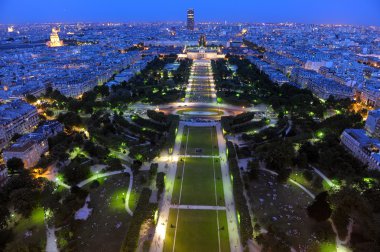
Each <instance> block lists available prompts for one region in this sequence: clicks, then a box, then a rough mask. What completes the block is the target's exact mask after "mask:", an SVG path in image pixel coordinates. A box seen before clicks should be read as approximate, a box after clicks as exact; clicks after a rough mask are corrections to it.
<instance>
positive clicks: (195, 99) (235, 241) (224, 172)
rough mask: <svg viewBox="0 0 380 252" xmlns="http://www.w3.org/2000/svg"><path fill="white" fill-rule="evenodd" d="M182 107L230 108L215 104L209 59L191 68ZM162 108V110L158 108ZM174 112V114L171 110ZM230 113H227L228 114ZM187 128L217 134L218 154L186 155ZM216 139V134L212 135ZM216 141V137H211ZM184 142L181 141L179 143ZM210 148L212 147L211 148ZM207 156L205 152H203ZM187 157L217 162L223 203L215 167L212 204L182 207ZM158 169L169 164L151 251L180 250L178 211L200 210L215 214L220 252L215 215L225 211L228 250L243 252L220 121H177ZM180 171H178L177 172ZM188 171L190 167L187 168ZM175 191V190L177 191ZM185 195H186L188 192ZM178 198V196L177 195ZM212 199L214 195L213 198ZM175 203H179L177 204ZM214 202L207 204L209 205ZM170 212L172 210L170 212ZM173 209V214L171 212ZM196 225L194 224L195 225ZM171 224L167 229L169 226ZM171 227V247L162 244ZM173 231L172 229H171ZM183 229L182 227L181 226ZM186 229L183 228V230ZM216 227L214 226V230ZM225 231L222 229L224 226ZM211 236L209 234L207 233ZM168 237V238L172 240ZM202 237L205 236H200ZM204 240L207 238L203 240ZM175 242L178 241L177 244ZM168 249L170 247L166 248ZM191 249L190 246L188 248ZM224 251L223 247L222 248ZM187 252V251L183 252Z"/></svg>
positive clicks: (196, 62) (179, 104)
mask: <svg viewBox="0 0 380 252" xmlns="http://www.w3.org/2000/svg"><path fill="white" fill-rule="evenodd" d="M185 104H186V105H188V104H191V107H194V108H195V107H198V106H207V107H209V108H210V106H214V107H218V108H219V109H220V108H222V109H224V108H226V110H228V109H230V108H228V106H226V105H224V104H222V105H218V104H216V93H215V87H214V80H213V76H212V71H211V62H210V61H209V60H195V61H194V63H193V66H192V69H191V76H190V79H189V84H188V87H187V90H186V98H185ZM201 104H202V105H201ZM175 105H176V107H177V108H178V107H182V106H184V103H182V104H181V103H176V104H175ZM166 107H167V108H168V109H169V110H171V109H172V108H171V106H169V107H168V106H166ZM160 109H161V108H160ZM186 109H189V107H187V106H186ZM244 110H245V109H242V108H236V111H239V112H240V113H241V112H243V111H244ZM171 112H174V111H171ZM227 113H229V112H227ZM231 114H234V113H231ZM185 126H186V130H187V132H186V136H187V137H185V138H184V139H182V135H183V133H184V130H185ZM189 127H201V128H205V130H207V127H209V128H210V127H212V128H213V129H215V131H214V132H216V137H217V139H216V141H217V145H218V149H219V154H218V155H213V153H210V154H211V155H198V154H195V155H193V154H189V155H187V154H188V153H187V145H188V142H189V139H188V138H189ZM212 137H213V134H212V131H211V142H210V144H211V145H213V144H212V142H213V141H212ZM214 137H215V134H214ZM214 139H215V138H214ZM182 141H183V142H182ZM181 142H182V144H183V146H182V147H183V148H184V149H185V151H184V154H182V153H181V154H180V150H181ZM206 142H207V140H206ZM212 149H213V147H212ZM205 154H206V153H205ZM187 158H195V159H197V158H201V159H212V160H213V161H212V162H213V166H214V159H218V160H220V162H219V163H220V168H219V165H217V167H218V168H217V169H220V173H221V177H222V182H223V183H222V184H223V192H222V193H223V196H224V204H223V205H219V204H220V202H218V197H217V189H216V183H217V182H216V175H215V167H214V169H213V170H214V176H213V178H211V179H213V181H214V186H215V201H216V203H215V205H198V204H194V205H191V204H186V202H184V203H185V204H181V202H182V201H181V194H182V185H183V183H184V182H183V180H184V177H185V176H186V172H185V171H186V169H185V163H187V161H186V160H187ZM182 159H183V162H178V160H182ZM160 162H161V164H160V166H161V167H163V166H165V164H168V166H169V168H168V170H167V173H166V179H165V193H164V195H163V199H162V200H161V202H160V205H159V209H160V210H159V216H158V221H157V226H156V231H155V234H154V237H153V241H152V244H151V247H150V251H151V252H161V251H163V250H164V246H165V251H180V250H179V248H180V247H181V246H179V245H178V246H177V247H176V240H177V239H178V235H177V230H178V228H177V227H178V224H180V222H178V218H181V217H179V210H180V209H181V211H187V210H195V211H196V210H199V211H203V210H204V211H212V210H214V211H215V212H216V219H217V220H216V222H217V229H218V232H217V236H218V243H219V251H221V242H223V244H226V240H227V239H224V240H222V239H221V237H220V230H221V227H220V225H222V224H219V217H218V214H219V215H220V213H219V212H222V211H225V213H226V214H225V216H226V217H225V218H226V221H227V223H226V224H227V227H228V237H229V238H228V243H227V244H229V249H228V250H229V251H236V252H241V251H243V249H242V246H241V242H240V235H239V230H238V220H237V213H236V209H235V202H234V197H233V193H232V183H231V179H230V173H229V168H228V164H227V155H226V142H225V139H224V136H223V132H222V127H221V124H220V123H219V122H208V123H204V122H184V121H180V124H179V128H178V133H177V136H176V140H175V145H174V148H173V154H172V155H171V156H169V157H168V158H162V159H160ZM179 169H181V170H179ZM187 169H189V168H187ZM177 170H178V171H182V174H181V173H180V174H179V175H177V172H178V171H177ZM176 176H178V177H179V178H180V181H179V182H177V183H180V189H179V193H177V194H179V198H178V201H176V200H174V202H173V199H174V197H173V191H174V184H175V181H176ZM176 192H178V190H176ZM187 193H188V192H187ZM177 196H178V195H177ZM212 197H214V196H212ZM177 203H178V204H177ZM212 203H213V202H210V204H212ZM170 209H172V211H170ZM173 210H174V211H173ZM169 215H170V216H172V217H173V215H174V216H175V218H174V222H173V219H172V221H170V222H169V218H170V217H169ZM194 224H195V225H196V224H197V223H194ZM169 225H170V227H169ZM170 228H171V230H172V231H171V232H172V233H174V234H171V235H170V236H173V237H174V239H173V241H172V242H173V244H172V245H170V246H169V245H165V238H168V237H165V236H166V235H167V232H168V230H169V229H170ZM173 228H174V229H173ZM180 228H181V227H180ZM182 228H183V227H182ZM185 228H186V227H185ZM215 228H216V227H215ZM223 228H224V226H223ZM210 235H211V234H210ZM173 237H171V238H173ZM202 238H205V237H202ZM206 240H207V238H206ZM221 240H222V241H221ZM177 243H178V241H177ZM168 246H169V247H168ZM190 246H191V245H190ZM224 249H225V247H224ZM185 252H186V251H185Z"/></svg>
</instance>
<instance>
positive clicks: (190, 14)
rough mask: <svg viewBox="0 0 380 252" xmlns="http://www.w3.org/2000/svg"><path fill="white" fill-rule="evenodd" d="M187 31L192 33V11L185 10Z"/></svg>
mask: <svg viewBox="0 0 380 252" xmlns="http://www.w3.org/2000/svg"><path fill="white" fill-rule="evenodd" d="M187 29H188V30H190V31H194V9H188V10H187Z"/></svg>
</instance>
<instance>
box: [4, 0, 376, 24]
mask: <svg viewBox="0 0 380 252" xmlns="http://www.w3.org/2000/svg"><path fill="white" fill-rule="evenodd" d="M187 8H195V15H196V16H195V18H196V21H229V22H235V21H240V22H299V23H330V24H358V25H377V26H380V0H310V1H309V0H228V1H226V0H219V1H217V0H195V1H190V0H140V1H139V0H0V23H38V22H78V21H80V22H104V21H109V22H130V21H184V20H185V17H186V9H187Z"/></svg>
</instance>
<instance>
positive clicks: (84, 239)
mask: <svg viewBox="0 0 380 252" xmlns="http://www.w3.org/2000/svg"><path fill="white" fill-rule="evenodd" d="M128 185H129V175H127V174H122V175H114V176H110V177H107V178H106V179H105V181H104V183H103V184H101V185H100V186H99V187H98V188H95V189H91V188H90V186H89V185H88V186H86V189H87V190H89V191H90V197H91V202H90V206H89V207H90V208H93V210H92V213H91V215H90V216H89V218H88V219H87V220H85V221H77V231H76V233H75V235H76V236H78V237H80V242H79V243H78V247H77V249H78V251H119V249H120V246H121V243H122V242H123V239H124V238H125V233H126V231H127V228H128V225H129V221H130V219H131V218H132V217H131V216H130V215H129V214H128V213H127V211H126V210H125V204H124V202H125V201H124V199H125V194H126V192H127V190H128ZM130 203H131V201H130ZM130 205H131V204H130Z"/></svg>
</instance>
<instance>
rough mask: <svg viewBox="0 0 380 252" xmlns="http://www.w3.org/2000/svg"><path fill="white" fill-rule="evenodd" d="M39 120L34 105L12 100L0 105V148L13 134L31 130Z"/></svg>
mask: <svg viewBox="0 0 380 252" xmlns="http://www.w3.org/2000/svg"><path fill="white" fill-rule="evenodd" d="M38 122H39V117H38V113H37V109H36V107H34V106H32V105H30V104H28V103H26V102H24V101H21V100H14V101H12V102H10V103H7V104H4V105H1V106H0V148H4V147H5V146H6V145H7V144H8V142H9V140H10V139H11V138H12V137H13V136H14V135H15V134H24V133H27V132H30V131H32V130H33V128H34V127H35V126H37V124H38Z"/></svg>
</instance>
